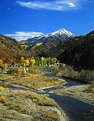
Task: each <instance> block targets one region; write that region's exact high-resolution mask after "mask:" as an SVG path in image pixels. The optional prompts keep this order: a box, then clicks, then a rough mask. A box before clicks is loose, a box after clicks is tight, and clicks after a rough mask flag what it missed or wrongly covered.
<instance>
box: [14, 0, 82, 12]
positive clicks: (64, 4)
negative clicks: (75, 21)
mask: <svg viewBox="0 0 94 121" xmlns="http://www.w3.org/2000/svg"><path fill="white" fill-rule="evenodd" d="M79 1H80V0H53V1H49V2H46V1H45V2H43V1H41V0H37V1H31V2H24V1H17V2H16V3H17V4H18V5H20V6H23V7H27V8H31V9H48V10H57V11H65V10H69V9H73V8H76V7H77V4H78V2H79Z"/></svg>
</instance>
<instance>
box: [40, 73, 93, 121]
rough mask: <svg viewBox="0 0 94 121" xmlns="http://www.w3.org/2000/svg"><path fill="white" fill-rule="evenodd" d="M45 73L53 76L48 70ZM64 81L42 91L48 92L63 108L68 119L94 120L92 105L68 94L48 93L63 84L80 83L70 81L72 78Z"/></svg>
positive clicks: (78, 83)
mask: <svg viewBox="0 0 94 121" xmlns="http://www.w3.org/2000/svg"><path fill="white" fill-rule="evenodd" d="M45 74H46V76H48V77H51V78H53V77H54V76H53V75H52V74H51V73H50V72H45ZM57 78H59V77H57ZM59 79H60V78H59ZM62 79H63V78H62ZM66 81H67V83H66V84H64V85H60V86H56V87H52V88H48V89H44V90H43V93H46V94H49V97H51V98H53V99H54V100H55V101H56V102H57V103H58V105H59V106H60V107H61V108H62V110H64V112H65V113H66V114H67V116H68V118H69V121H94V106H93V105H90V104H88V103H85V102H82V101H80V100H78V99H75V98H72V97H70V96H64V95H58V94H54V93H49V92H50V91H53V90H56V89H60V88H63V87H64V86H67V87H69V86H74V85H81V83H80V82H77V81H72V80H66ZM41 92H42V90H41Z"/></svg>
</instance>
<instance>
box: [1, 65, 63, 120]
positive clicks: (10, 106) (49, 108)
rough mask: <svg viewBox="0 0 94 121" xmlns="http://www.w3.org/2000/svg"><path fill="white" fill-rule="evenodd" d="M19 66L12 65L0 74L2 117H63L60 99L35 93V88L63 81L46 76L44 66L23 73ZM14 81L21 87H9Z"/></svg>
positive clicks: (13, 118) (31, 118)
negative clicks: (20, 72)
mask: <svg viewBox="0 0 94 121" xmlns="http://www.w3.org/2000/svg"><path fill="white" fill-rule="evenodd" d="M17 69H19V68H10V69H9V71H8V73H7V74H1V75H0V120H2V121H3V120H4V121H16V120H18V121H26V120H27V121H45V120H47V121H61V120H60V114H61V110H60V108H59V106H58V105H57V103H56V102H55V101H54V100H53V99H51V98H49V96H48V95H46V94H37V93H34V92H33V89H40V88H45V87H49V86H55V85H60V84H63V83H64V82H63V81H60V80H58V79H56V78H53V79H52V78H49V77H46V76H45V74H44V73H43V71H44V68H41V67H32V68H31V69H29V70H28V71H27V73H26V74H24V75H17ZM14 85H16V87H19V88H10V87H11V86H14ZM20 86H21V87H24V88H23V89H22V88H20ZM27 88H28V90H26V89H27ZM31 90H32V91H31Z"/></svg>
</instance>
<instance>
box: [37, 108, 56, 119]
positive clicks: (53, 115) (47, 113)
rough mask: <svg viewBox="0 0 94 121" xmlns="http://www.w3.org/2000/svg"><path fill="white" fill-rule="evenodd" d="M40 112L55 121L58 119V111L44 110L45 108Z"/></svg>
mask: <svg viewBox="0 0 94 121" xmlns="http://www.w3.org/2000/svg"><path fill="white" fill-rule="evenodd" d="M39 113H40V114H41V115H42V116H43V117H46V118H48V119H51V120H53V121H56V120H58V114H57V112H55V111H50V110H48V111H47V110H43V109H40V110H39Z"/></svg>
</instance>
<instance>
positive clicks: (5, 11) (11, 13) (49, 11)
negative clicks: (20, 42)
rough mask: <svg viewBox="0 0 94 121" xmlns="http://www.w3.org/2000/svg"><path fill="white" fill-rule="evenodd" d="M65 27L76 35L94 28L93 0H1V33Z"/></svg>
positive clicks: (17, 33) (49, 30)
mask: <svg viewBox="0 0 94 121" xmlns="http://www.w3.org/2000/svg"><path fill="white" fill-rule="evenodd" d="M61 28H65V29H67V30H69V31H71V32H73V33H75V34H77V35H81V34H86V33H88V32H90V31H92V30H94V0H0V33H1V34H9V35H12V34H13V35H15V36H16V35H19V36H21V34H22V35H23V34H28V35H29V34H30V33H31V32H42V33H50V32H53V31H56V30H58V29H61Z"/></svg>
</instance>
